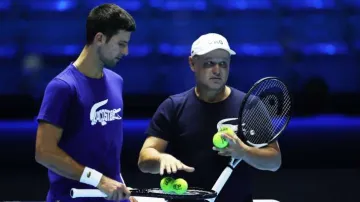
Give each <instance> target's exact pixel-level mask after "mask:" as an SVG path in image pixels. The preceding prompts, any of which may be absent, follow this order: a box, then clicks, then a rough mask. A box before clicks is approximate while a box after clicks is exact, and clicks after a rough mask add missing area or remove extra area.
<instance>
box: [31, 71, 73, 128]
mask: <svg viewBox="0 0 360 202" xmlns="http://www.w3.org/2000/svg"><path fill="white" fill-rule="evenodd" d="M71 94H72V93H71V88H70V86H69V84H67V83H66V82H65V81H63V80H61V79H56V78H55V79H53V80H51V81H50V82H49V84H48V85H47V86H46V89H45V93H44V98H43V100H42V103H41V107H40V111H39V114H38V116H37V121H45V122H48V123H51V124H54V125H56V126H59V127H61V128H64V126H65V123H66V118H67V112H68V107H69V105H70V100H71Z"/></svg>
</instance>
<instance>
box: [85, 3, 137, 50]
mask: <svg viewBox="0 0 360 202" xmlns="http://www.w3.org/2000/svg"><path fill="white" fill-rule="evenodd" d="M119 30H124V31H128V32H133V31H135V30H136V23H135V20H134V19H133V17H132V16H131V15H130V14H129V13H128V12H127V11H126V10H125V9H123V8H121V7H119V6H118V5H116V4H101V5H99V6H96V7H95V8H93V9H92V10H91V11H90V13H89V15H88V17H87V21H86V44H87V45H90V44H91V43H92V42H93V40H94V37H95V35H96V34H97V33H98V32H101V33H103V34H104V35H105V36H106V37H107V41H109V40H110V38H111V37H112V36H114V35H115V34H117V32H118V31H119Z"/></svg>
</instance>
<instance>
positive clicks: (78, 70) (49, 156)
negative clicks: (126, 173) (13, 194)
mask: <svg viewBox="0 0 360 202" xmlns="http://www.w3.org/2000/svg"><path fill="white" fill-rule="evenodd" d="M135 29H136V25H135V21H134V19H133V18H132V17H131V15H130V14H129V13H127V12H126V11H125V10H124V9H122V8H120V7H119V6H117V5H115V4H102V5H100V6H97V7H95V8H93V9H92V10H91V12H90V13H89V15H88V18H87V23H86V40H87V43H86V45H85V47H84V49H83V50H82V52H81V54H80V55H79V57H78V58H77V59H76V60H75V61H74V62H71V63H70V64H69V66H67V67H66V69H65V70H63V71H62V72H61V73H60V74H58V75H57V76H56V77H55V78H53V79H52V80H51V81H50V82H49V84H48V85H47V87H46V90H45V94H44V98H43V101H42V105H41V108H40V111H39V114H38V117H37V120H38V122H39V126H38V130H37V138H36V161H37V162H38V163H40V164H41V165H43V166H45V167H46V168H48V177H49V181H50V188H49V191H48V194H47V201H48V202H50V201H51V202H52V201H61V202H63V201H90V199H88V198H80V199H71V198H70V190H71V188H82V189H89V188H93V189H94V188H98V189H99V190H101V191H102V192H104V193H105V194H107V196H108V197H107V198H95V201H104V200H123V199H130V200H131V201H136V200H135V199H134V198H133V197H130V194H131V193H130V191H129V190H128V189H127V188H126V185H125V183H124V181H123V179H122V177H121V174H120V173H121V169H120V168H121V165H120V156H121V148H122V144H123V122H122V121H123V118H122V116H123V99H122V91H123V90H122V88H123V79H122V77H121V76H119V75H118V74H116V73H115V72H113V71H111V70H109V69H107V68H105V67H114V66H115V65H116V64H117V63H118V61H119V60H120V59H121V58H122V57H123V56H126V55H127V54H128V43H129V41H130V37H131V33H132V32H133V31H135ZM93 200H94V199H91V201H93Z"/></svg>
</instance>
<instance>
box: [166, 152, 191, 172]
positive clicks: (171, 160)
mask: <svg viewBox="0 0 360 202" xmlns="http://www.w3.org/2000/svg"><path fill="white" fill-rule="evenodd" d="M159 161H160V175H163V174H164V170H165V169H166V172H167V173H168V174H171V173H176V172H177V171H178V170H183V171H186V172H194V170H195V168H193V167H189V166H187V165H185V164H183V163H182V162H181V161H179V160H177V159H176V158H175V157H173V156H171V155H170V154H160V158H159Z"/></svg>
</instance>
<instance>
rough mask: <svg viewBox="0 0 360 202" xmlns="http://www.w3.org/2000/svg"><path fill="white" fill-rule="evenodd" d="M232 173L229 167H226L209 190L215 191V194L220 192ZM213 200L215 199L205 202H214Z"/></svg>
mask: <svg viewBox="0 0 360 202" xmlns="http://www.w3.org/2000/svg"><path fill="white" fill-rule="evenodd" d="M232 172H233V169H232V168H230V167H229V166H227V167H226V168H225V169H224V170H223V172H222V173H221V175H220V177H219V178H218V179H217V181H216V182H215V184H214V186H213V188H212V189H211V190H213V191H216V193H217V194H219V193H220V191H221V190H222V188H223V187H224V185H225V183H226V181H227V180H228V179H229V177H230V175H231V173H232ZM215 199H216V197H215V198H212V199H207V201H209V202H214V201H215Z"/></svg>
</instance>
